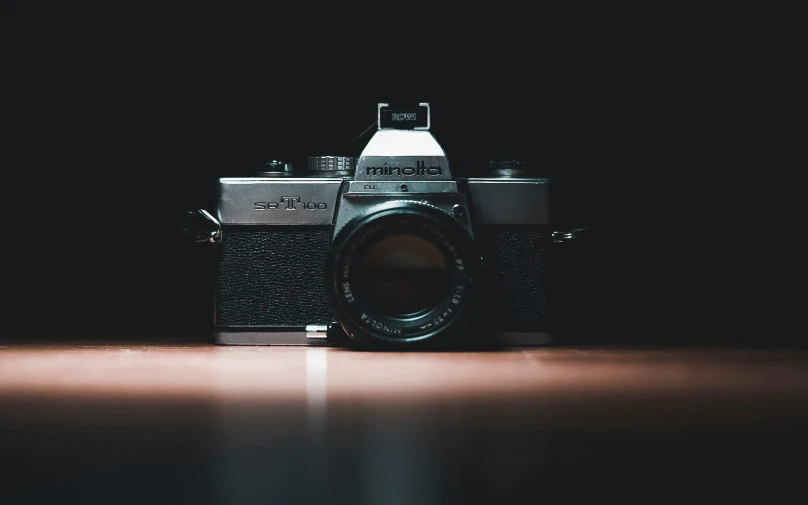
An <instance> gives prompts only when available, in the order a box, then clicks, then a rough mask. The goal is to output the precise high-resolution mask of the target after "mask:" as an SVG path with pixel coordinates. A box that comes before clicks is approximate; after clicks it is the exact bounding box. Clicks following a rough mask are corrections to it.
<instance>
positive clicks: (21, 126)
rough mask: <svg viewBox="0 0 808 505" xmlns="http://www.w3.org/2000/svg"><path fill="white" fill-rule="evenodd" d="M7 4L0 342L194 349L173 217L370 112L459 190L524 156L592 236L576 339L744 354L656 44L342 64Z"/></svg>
mask: <svg viewBox="0 0 808 505" xmlns="http://www.w3.org/2000/svg"><path fill="white" fill-rule="evenodd" d="M11 5H12V6H13V4H11ZM9 9H11V15H9V16H7V17H6V18H5V20H4V23H5V25H4V28H5V29H4V34H3V37H4V40H5V42H6V45H5V47H6V55H5V56H6V58H5V59H4V63H3V65H4V75H5V76H6V77H5V81H6V82H5V84H6V86H5V91H4V92H3V97H4V122H5V124H6V128H5V131H6V133H5V136H4V145H5V148H4V150H3V160H2V164H3V178H4V182H3V184H2V187H3V195H4V199H5V203H6V206H5V209H6V213H5V217H4V221H5V237H4V239H5V245H4V247H3V251H4V252H3V264H2V268H3V270H4V277H3V289H4V293H5V296H4V301H3V304H4V306H3V310H2V313H3V324H2V325H0V333H3V334H5V335H12V336H13V335H16V336H25V335H31V336H39V337H42V336H48V335H76V336H81V337H91V336H99V337H106V336H117V335H143V336H164V337H165V338H171V337H172V336H179V335H196V336H200V337H201V338H204V337H205V336H206V335H207V334H208V332H209V324H210V314H211V298H210V285H209V277H208V274H209V268H208V267H209V260H210V257H209V255H208V252H209V250H208V249H207V248H206V247H205V246H203V245H197V244H192V243H188V242H184V241H183V240H182V238H181V237H180V235H179V228H180V221H181V217H182V214H183V212H184V211H185V210H186V209H191V208H197V207H205V208H208V209H210V208H212V206H213V188H214V182H215V179H216V178H217V177H221V176H235V175H246V174H250V173H251V172H252V171H253V170H254V169H255V168H256V167H257V166H259V165H260V164H262V163H263V162H264V161H266V160H267V159H271V158H281V159H289V160H299V159H303V158H305V157H306V156H308V155H313V154H326V153H328V154H338V155H356V154H358V153H359V151H360V150H361V147H362V144H361V143H353V142H352V139H353V138H354V137H355V136H356V135H357V134H359V133H360V132H361V131H362V130H364V129H365V128H366V127H367V126H368V125H370V124H371V123H372V122H373V121H374V119H375V110H376V103H377V102H379V101H396V100H398V101H402V100H414V101H429V102H430V103H431V104H432V109H433V133H434V135H435V136H436V138H437V139H438V141H439V142H440V143H441V144H442V145H443V147H444V148H445V150H446V151H447V152H448V154H449V155H450V157H451V161H452V164H453V168H454V170H455V171H456V172H457V173H459V174H461V175H462V174H471V173H474V172H475V171H478V170H482V169H483V168H484V167H485V164H486V162H487V160H489V159H503V158H519V159H525V160H528V161H530V162H532V163H533V165H534V167H535V168H536V170H537V171H538V172H539V173H541V174H544V175H548V176H550V177H553V178H554V180H555V181H556V183H557V187H558V188H560V189H559V191H560V194H562V195H563V196H562V197H561V198H560V199H559V200H558V202H559V207H558V209H557V210H558V212H557V213H556V215H557V216H558V217H559V219H560V221H562V223H561V224H571V225H572V224H580V223H583V224H587V225H592V226H594V227H595V228H596V229H597V230H599V233H598V236H599V237H600V239H601V240H600V241H599V243H598V252H597V258H598V260H597V261H596V263H597V266H598V268H599V270H598V272H599V273H598V274H597V279H596V282H595V284H593V286H594V287H593V288H592V290H591V292H590V293H589V296H588V298H589V300H590V302H592V310H593V311H592V312H591V313H590V315H589V316H587V320H588V324H590V325H591V327H592V329H593V332H592V333H591V334H590V338H592V339H594V340H598V341H610V342H611V341H614V342H618V341H626V340H631V341H640V342H648V343H660V342H679V341H702V340H704V339H707V340H721V341H754V337H751V338H747V337H746V336H744V334H742V333H737V332H735V333H731V334H730V333H728V332H726V331H723V330H720V328H721V325H722V322H721V319H722V317H721V316H722V312H721V311H722V310H723V309H721V308H720V307H716V306H715V305H711V304H710V303H709V301H710V299H711V297H712V296H713V295H714V293H716V292H717V289H718V286H719V285H720V284H721V280H720V279H719V278H718V276H711V275H708V276H704V275H701V272H699V271H698V269H697V268H696V267H695V265H696V263H698V262H701V261H702V258H703V257H704V256H705V255H707V256H709V255H710V254H711V253H710V250H709V248H706V247H704V245H703V244H704V243H703V242H699V241H698V240H694V236H698V234H699V233H700V230H702V229H703V228H704V226H703V218H702V217H701V214H700V211H701V209H700V208H699V207H698V206H697V205H696V204H695V202H696V201H698V194H699V191H698V190H696V191H693V189H694V187H696V185H693V184H691V181H692V180H693V177H694V176H696V175H698V176H699V177H701V180H702V181H704V180H706V178H707V174H706V173H705V172H699V171H700V170H703V169H704V168H705V163H703V160H701V159H699V158H693V157H691V154H692V151H693V150H694V146H695V145H698V144H700V143H702V142H703V137H701V136H700V134H699V133H700V131H701V130H700V128H702V127H703V125H704V123H705V122H709V121H710V120H711V116H710V114H711V112H710V109H709V107H703V106H704V105H705V104H708V103H709V101H710V96H709V95H708V93H707V92H706V91H705V90H704V88H700V87H699V86H698V85H697V83H698V82H699V78H701V77H703V74H701V71H700V69H699V68H697V67H696V66H694V67H692V68H690V69H689V72H682V71H681V70H682V67H681V65H677V59H676V58H675V57H672V56H671V55H670V54H669V53H667V52H666V51H665V49H663V48H659V47H656V46H654V47H651V46H648V45H644V44H635V43H632V42H631V40H623V39H622V38H621V37H618V36H616V35H615V36H614V37H612V38H598V37H596V36H594V35H592V36H591V37H589V38H583V39H582V38H578V37H576V36H574V34H573V33H567V34H561V35H562V37H561V38H558V37H555V36H550V35H547V34H540V33H533V32H524V31H520V30H516V31H514V33H513V34H512V36H509V37H485V38H484V39H483V40H482V41H480V40H477V41H476V42H477V43H478V44H479V43H480V42H482V43H481V45H480V49H479V50H478V49H476V47H475V48H471V47H466V45H465V43H464V42H461V41H460V39H446V40H442V41H440V42H439V41H437V40H430V41H429V42H430V44H429V45H428V46H426V47H420V46H415V45H410V46H408V45H407V42H408V41H404V42H405V44H404V45H403V49H404V50H403V51H402V50H401V49H402V48H401V47H398V46H396V47H394V46H393V45H390V46H387V45H383V44H381V43H374V42H373V41H369V40H367V39H363V40H360V41H358V43H357V45H355V46H352V45H350V44H348V47H347V48H346V49H345V50H344V51H343V49H342V48H343V46H342V45H340V46H339V49H336V48H335V45H332V44H330V43H328V41H329V39H328V37H325V38H324V40H318V41H317V42H316V43H315V42H311V41H308V42H307V41H306V40H305V37H302V36H301V32H295V30H294V28H290V27H287V28H288V29H282V28H281V26H280V25H277V26H276V25H271V26H272V29H268V28H266V27H264V28H263V29H258V28H255V29H253V28H249V29H248V28H246V27H245V28H244V29H243V30H242V29H241V28H239V26H236V25H233V26H229V25H228V26H229V28H227V29H225V28H221V29H220V28H219V27H220V25H219V24H216V23H214V24H205V25H200V24H195V23H192V22H190V21H188V22H185V23H184V24H172V23H170V22H166V21H164V20H162V18H161V17H160V16H155V17H154V18H151V17H147V19H145V20H143V22H140V21H135V20H134V18H127V17H126V16H124V15H123V10H121V11H120V12H114V13H107V14H109V15H111V16H112V17H111V18H110V19H113V20H114V21H108V22H105V23H102V24H93V23H91V22H90V21H88V20H87V19H89V18H87V19H85V18H82V16H81V13H78V14H77V13H76V12H71V13H70V17H69V18H67V19H69V21H70V22H69V23H63V22H61V20H60V19H59V16H58V15H57V14H58V13H57V14H54V15H50V16H45V17H41V16H38V15H36V14H31V13H21V11H20V10H19V7H18V6H16V7H9ZM214 14H215V13H214ZM82 19H83V21H82ZM163 23H165V25H166V26H162V24H163ZM221 26H222V27H223V26H224V23H223V22H222V23H221ZM242 32H247V36H246V37H244V33H242ZM601 33H602V32H601ZM467 35H473V34H472V33H470V34H467ZM517 35H518V36H517ZM474 38H475V37H471V38H470V39H469V40H471V39H474ZM476 38H477V39H479V37H476ZM548 40H549V41H553V44H551V45H550V46H547V45H544V42H547V41H548ZM400 42H401V41H400ZM635 42H636V41H635ZM460 48H463V49H464V50H463V51H461V50H460ZM435 56H437V58H435ZM366 138H367V137H366ZM712 168H715V166H714V165H713V166H712ZM719 168H720V167H719ZM694 244H695V245H694ZM289 254H299V252H296V251H294V250H290V252H289ZM716 314H718V315H719V317H715V316H716ZM716 329H719V331H716Z"/></svg>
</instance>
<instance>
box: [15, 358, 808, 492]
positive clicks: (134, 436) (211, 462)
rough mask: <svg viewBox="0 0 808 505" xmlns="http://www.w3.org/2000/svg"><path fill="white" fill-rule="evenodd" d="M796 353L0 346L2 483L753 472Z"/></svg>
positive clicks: (512, 488)
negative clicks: (135, 476) (10, 460)
mask: <svg viewBox="0 0 808 505" xmlns="http://www.w3.org/2000/svg"><path fill="white" fill-rule="evenodd" d="M806 364H808V352H806V351H782V350H751V349H750V350H733V349H698V348H683V349H664V348H659V349H643V348H628V349H620V348H562V347H552V348H549V347H548V348H538V349H522V350H510V351H505V352H481V353H364V352H356V351H348V350H340V349H325V348H302V347H274V348H267V347H219V346H213V345H201V344H198V345H197V344H188V345H84V346H57V345H51V346H48V345H42V346H35V345H0V427H4V428H5V429H4V431H2V432H0V449H3V450H4V451H5V453H6V454H14V455H15V456H14V457H15V465H14V466H13V467H12V470H11V471H7V472H6V474H5V478H8V479H10V480H9V481H8V482H7V483H5V484H7V486H6V488H5V489H6V492H11V495H10V497H13V498H15V499H21V500H22V499H23V497H25V496H29V495H28V494H27V493H34V494H33V495H30V496H34V497H36V496H39V495H37V494H36V493H37V492H38V491H36V489H40V487H41V486H42V483H41V482H40V481H38V480H30V479H29V480H26V478H27V477H26V476H28V475H31V474H32V472H33V474H36V475H42V474H43V473H44V474H46V475H50V476H51V477H52V478H51V480H47V479H46V481H47V482H49V483H48V484H46V488H45V489H48V487H47V486H51V487H53V488H54V489H57V490H60V491H59V492H61V493H67V494H68V495H69V494H70V493H72V492H73V491H71V490H75V489H79V490H80V489H83V488H82V486H81V485H78V484H77V483H85V484H86V483H89V482H98V480H97V478H96V477H92V476H91V474H92V475H98V474H99V472H100V474H102V475H106V477H105V478H106V480H104V482H105V484H104V485H102V486H100V487H98V488H97V489H96V488H93V489H95V490H94V491H93V492H92V493H90V494H89V495H87V496H85V498H86V497H89V499H98V500H99V501H105V500H108V499H112V498H113V495H114V494H115V493H116V492H117V491H116V490H118V489H119V488H120V486H122V485H123V484H121V483H120V481H119V479H120V477H118V475H119V474H126V473H127V472H130V473H131V472H135V473H137V472H139V475H145V476H148V479H151V480H150V481H149V482H151V484H150V485H149V486H154V487H156V488H159V489H160V490H161V491H160V492H161V493H162V496H165V497H166V499H167V500H169V501H170V500H175V499H180V498H179V496H182V497H183V498H182V500H186V499H193V500H195V501H197V502H199V501H202V502H209V503H238V502H241V501H242V499H243V501H244V502H251V501H252V500H253V499H261V500H269V499H272V498H273V497H274V498H282V500H281V502H285V503H291V502H297V501H300V500H302V501H310V500H317V499H323V498H325V497H327V498H328V502H329V503H401V502H406V503H445V502H446V500H445V499H446V498H447V497H451V498H455V497H457V496H463V497H464V498H463V500H464V501H465V502H467V503H476V502H479V503H494V502H497V500H498V499H499V498H501V497H502V496H503V493H514V492H515V493H516V494H517V495H519V496H520V497H525V498H526V499H528V501H530V500H532V499H538V498H539V497H541V496H546V495H547V494H555V493H556V492H562V491H563V492H565V493H569V492H570V491H569V486H570V485H571V484H572V483H574V482H577V481H578V480H579V479H582V478H586V479H588V480H589V481H592V482H598V483H599V484H598V485H599V486H601V489H603V486H606V487H608V486H609V485H614V486H617V485H618V484H617V482H619V481H618V480H617V479H618V477H619V476H620V478H623V477H622V476H624V475H625V474H626V473H627V472H628V474H632V472H633V474H635V475H640V474H641V475H643V479H644V482H647V483H648V482H659V483H662V482H663V481H664V480H665V477H664V475H666V474H665V473H664V472H663V473H656V472H654V471H652V470H651V468H653V465H650V466H649V464H650V463H649V462H654V461H656V463H654V464H657V465H659V464H663V465H668V466H667V467H660V468H663V469H664V468H667V470H665V472H669V473H670V471H672V470H675V471H673V473H672V474H671V475H679V476H682V475H686V476H688V478H690V479H698V478H704V477H705V475H712V478H714V479H716V478H720V474H716V473H715V468H716V465H718V466H717V468H730V466H731V467H732V468H734V470H733V472H734V473H733V478H736V477H737V476H738V475H741V474H742V473H743V472H756V473H757V475H761V471H763V470H765V469H766V468H774V467H777V468H780V467H779V466H777V464H778V463H777V461H779V460H777V459H776V458H775V459H772V456H771V453H772V452H774V453H775V454H781V453H782V452H783V451H787V450H794V451H796V450H797V449H805V448H808V447H807V446H806V440H805V430H804V429H803V428H804V426H806V421H808V407H807V406H806V405H808V401H806V400H808V367H807V366H806ZM43 440H47V443H46V442H43ZM132 441H138V442H137V444H136V445H132ZM141 444H142V445H141ZM149 447H150V448H151V449H148V448H149ZM761 454H766V455H767V457H768V460H767V461H766V463H765V465H764V463H763V461H764V460H763V459H762V458H761V457H759V456H760V455H761ZM54 461H62V462H64V461H67V462H68V463H67V464H66V466H65V465H63V464H62V463H59V464H56V463H53V462H54ZM88 462H92V464H90V463H88ZM43 465H44V466H43ZM49 465H51V466H52V465H56V466H52V467H51V466H49ZM82 465H84V466H82ZM87 465H89V466H90V467H92V468H94V470H93V472H91V473H88V474H85V473H83V472H84V470H82V468H84V467H87ZM144 465H145V466H144ZM699 465H701V466H699ZM727 465H730V466H727ZM733 465H737V468H736V467H735V466H733ZM781 466H782V465H781ZM43 468H44V469H43ZM707 468H710V469H711V471H712V472H713V473H712V474H707V473H705V470H706V469H707ZM113 469H115V470H113ZM104 472H107V473H106V474H105V473H104ZM112 472H114V473H112ZM644 472H651V473H649V474H647V475H646V474H645V473H644ZM739 472H740V473H739ZM781 474H782V472H781ZM200 475H204V476H205V477H204V479H202V481H200ZM728 475H729V474H728ZM782 475H785V474H782ZM677 478H678V477H677ZM728 478H729V477H728ZM655 479H657V480H655ZM659 479H661V480H659ZM127 482H128V481H127ZM200 482H204V483H203V484H200ZM26 483H27V484H26ZM182 483H185V484H182ZM188 483H194V484H193V485H194V486H197V487H198V488H197V489H196V490H195V491H194V492H193V493H191V494H190V495H184V494H181V493H180V491H179V490H177V491H176V492H177V493H180V494H177V495H176V496H175V495H174V494H172V493H174V491H173V490H174V488H175V486H176V485H180V484H182V485H183V486H187V485H190V484H188ZM0 484H4V483H3V482H2V480H0ZM88 485H89V484H88ZM30 486H34V487H35V489H34V488H31V487H30ZM200 486H201V487H200ZM124 487H125V486H124ZM178 489H179V488H178ZM9 490H10V491H9ZM586 491H587V489H586V488H580V489H577V491H575V492H580V493H586ZM43 492H44V491H43ZM76 492H78V491H76ZM183 492H185V493H187V492H188V491H187V488H185V491H183ZM93 493H95V494H93ZM194 493H197V494H194ZM458 493H459V494H458ZM197 495H198V496H197ZM77 496H78V495H77ZM82 496H84V495H82ZM0 497H3V495H2V493H0ZM172 497H173V498H172ZM189 497H190V498H189ZM114 499H115V501H117V502H121V500H123V501H126V499H131V500H132V503H136V502H139V500H138V499H136V495H132V496H130V497H129V498H127V497H125V496H124V497H121V496H115V497H114ZM4 503H5V502H4Z"/></svg>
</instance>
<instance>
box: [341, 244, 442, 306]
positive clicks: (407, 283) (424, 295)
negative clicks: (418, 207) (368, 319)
mask: <svg viewBox="0 0 808 505" xmlns="http://www.w3.org/2000/svg"><path fill="white" fill-rule="evenodd" d="M357 259H358V264H357V267H358V268H357V271H356V274H357V278H356V279H355V282H354V283H353V284H354V289H355V294H356V295H357V296H358V297H361V301H362V303H365V304H367V305H368V306H369V307H370V308H372V309H374V310H377V311H379V312H381V313H383V314H385V315H387V316H390V317H398V318H405V317H413V316H417V315H420V314H421V313H424V312H426V311H428V310H430V309H432V308H433V307H434V306H435V304H437V303H438V301H440V300H442V299H444V298H446V296H447V295H448V289H449V281H450V279H449V271H448V268H447V261H446V258H445V256H444V255H443V252H441V250H440V249H438V247H437V246H435V245H434V244H433V243H432V242H430V241H429V240H427V239H425V238H423V237H419V236H418V235H414V234H410V233H401V234H396V235H391V236H388V237H385V238H383V239H381V240H379V241H378V242H376V243H374V244H373V245H372V246H371V247H370V248H369V249H367V251H366V252H365V253H364V254H363V255H361V256H360V257H359V258H357Z"/></svg>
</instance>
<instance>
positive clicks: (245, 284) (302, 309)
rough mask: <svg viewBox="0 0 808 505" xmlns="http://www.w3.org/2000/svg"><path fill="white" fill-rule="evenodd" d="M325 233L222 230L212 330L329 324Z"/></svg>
mask: <svg viewBox="0 0 808 505" xmlns="http://www.w3.org/2000/svg"><path fill="white" fill-rule="evenodd" d="M330 233H331V228H330V227H325V226H323V227H321V226H273V227H269V226H262V227H256V226H239V227H227V228H225V229H223V231H222V242H221V244H219V248H220V249H219V252H218V254H217V258H216V265H215V279H216V283H215V297H216V311H215V324H216V325H217V326H243V325H266V326H305V325H307V324H327V323H329V322H330V321H331V318H332V317H333V316H332V315H331V310H330V309H329V307H328V300H327V298H326V294H325V286H324V273H323V268H324V262H325V257H326V253H327V251H328V246H329V241H330Z"/></svg>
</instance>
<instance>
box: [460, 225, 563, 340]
mask: <svg viewBox="0 0 808 505" xmlns="http://www.w3.org/2000/svg"><path fill="white" fill-rule="evenodd" d="M476 236H477V240H478V242H479V244H480V247H481V249H482V254H483V263H484V268H485V272H486V276H487V280H488V286H487V287H486V291H487V293H488V297H487V298H488V300H490V301H489V302H488V303H487V305H488V307H489V308H488V310H489V311H490V312H489V315H490V317H492V318H494V321H493V325H494V327H495V328H496V329H497V330H499V331H545V330H548V312H549V311H548V302H547V289H546V288H547V272H546V269H547V258H548V253H549V249H550V244H551V241H552V238H551V235H550V230H548V229H545V227H541V226H508V225H483V226H481V227H479V231H478V232H477V233H476Z"/></svg>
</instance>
